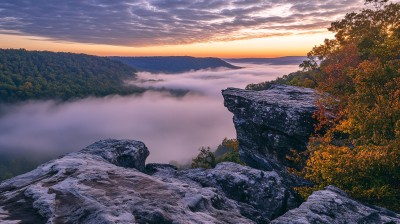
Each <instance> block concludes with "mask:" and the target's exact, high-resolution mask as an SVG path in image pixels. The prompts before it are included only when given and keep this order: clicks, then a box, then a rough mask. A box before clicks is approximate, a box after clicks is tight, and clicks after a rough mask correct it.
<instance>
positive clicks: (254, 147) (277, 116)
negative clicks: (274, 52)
mask: <svg viewBox="0 0 400 224" xmlns="http://www.w3.org/2000/svg"><path fill="white" fill-rule="evenodd" d="M222 95H223V97H224V99H225V101H224V104H225V106H226V107H227V108H228V110H229V111H231V112H232V113H233V114H234V117H233V122H234V124H235V128H236V133H237V139H238V141H239V154H240V158H241V159H242V161H244V162H245V163H246V164H247V165H249V166H251V167H254V168H257V169H263V170H283V169H284V166H288V165H290V164H289V163H288V161H287V160H286V155H288V154H289V152H290V150H291V149H294V150H297V151H303V150H305V149H306V144H307V142H308V138H309V136H310V134H311V133H312V132H313V124H314V123H315V121H314V119H313V118H312V115H313V113H314V111H315V110H316V109H317V108H316V106H315V101H316V100H317V94H316V93H315V92H314V90H312V89H308V88H300V87H294V86H286V85H274V86H272V87H271V88H270V89H268V90H263V91H251V90H242V89H236V88H228V89H226V90H223V91H222Z"/></svg>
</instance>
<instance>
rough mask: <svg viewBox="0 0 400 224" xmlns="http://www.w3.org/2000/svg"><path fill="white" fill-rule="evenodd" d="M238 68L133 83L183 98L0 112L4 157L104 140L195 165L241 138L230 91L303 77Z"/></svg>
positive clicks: (28, 105)
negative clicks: (202, 153) (204, 150)
mask: <svg viewBox="0 0 400 224" xmlns="http://www.w3.org/2000/svg"><path fill="white" fill-rule="evenodd" d="M237 65H238V66H242V67H245V68H243V69H239V70H218V71H197V72H188V73H182V74H150V73H139V74H138V76H139V77H138V80H137V81H135V82H134V83H133V84H136V85H140V86H146V87H154V88H162V87H164V88H167V89H186V90H189V91H190V92H189V93H188V94H186V95H184V96H183V97H182V96H181V97H177V96H174V95H171V94H169V93H167V92H158V91H148V92H146V93H144V94H143V95H140V96H124V97H122V96H108V97H104V98H86V99H81V100H76V101H73V102H65V103H59V102H54V101H29V102H23V103H19V104H15V105H11V106H10V105H7V106H0V153H17V154H18V153H21V154H23V155H25V156H26V155H32V156H33V155H35V156H38V155H52V156H58V155H62V154H65V153H67V152H72V151H77V150H79V149H81V148H83V147H85V146H87V145H89V144H91V143H93V142H95V141H97V140H100V139H107V138H116V139H133V140H139V141H142V142H144V143H145V144H146V145H147V147H148V148H149V150H150V156H149V158H148V160H147V161H148V162H165V163H168V162H170V161H172V160H175V161H178V162H181V163H184V162H187V161H189V160H190V159H191V158H192V157H194V156H195V155H197V154H198V149H199V148H200V147H202V146H210V147H212V148H213V147H216V146H217V145H218V144H220V143H221V141H222V139H223V138H225V137H227V138H235V137H236V133H235V129H234V126H233V123H232V114H231V113H230V112H229V111H228V110H227V109H226V108H225V107H224V105H223V98H222V96H221V90H222V89H224V88H227V87H238V88H244V87H245V86H246V85H247V84H249V83H259V82H263V81H266V80H273V79H275V78H276V77H279V76H282V75H284V74H288V73H290V72H293V71H296V70H297V69H298V67H297V65H255V64H237ZM128 84H129V83H128Z"/></svg>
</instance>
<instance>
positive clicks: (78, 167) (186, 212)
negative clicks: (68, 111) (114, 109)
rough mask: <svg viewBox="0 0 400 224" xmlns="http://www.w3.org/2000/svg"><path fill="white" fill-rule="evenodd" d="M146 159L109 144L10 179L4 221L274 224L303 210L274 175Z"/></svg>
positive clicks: (143, 151)
mask: <svg viewBox="0 0 400 224" xmlns="http://www.w3.org/2000/svg"><path fill="white" fill-rule="evenodd" d="M148 155H149V152H148V150H147V148H146V146H145V145H144V144H143V143H142V142H138V141H130V140H103V141H99V142H96V143H94V144H92V145H90V146H88V147H86V148H85V149H83V150H81V151H79V152H76V153H70V154H68V155H65V156H63V157H61V158H58V159H56V160H53V161H50V162H48V163H45V164H43V165H41V166H39V167H38V168H36V169H35V170H33V171H31V172H28V173H26V174H23V175H20V176H17V177H14V178H12V179H9V180H6V181H4V182H2V183H1V184H0V222H1V223H96V224H98V223H268V222H269V221H270V220H272V219H274V218H276V217H278V216H279V215H281V214H283V213H284V212H286V211H287V210H288V209H291V208H295V207H297V206H298V205H299V204H300V201H299V199H298V197H297V196H296V194H295V193H294V192H293V191H292V190H291V189H290V187H289V184H290V183H288V182H287V181H285V179H284V178H282V177H281V176H280V175H279V174H278V173H277V172H275V171H270V172H268V171H260V170H256V169H253V168H250V167H245V166H242V165H238V164H234V163H221V164H219V165H218V166H217V167H216V168H215V169H208V170H206V169H190V170H184V171H177V170H176V169H175V168H174V167H173V166H170V165H162V164H148V165H147V166H146V167H145V166H144V163H145V159H146V157H147V156H148ZM142 171H143V172H142Z"/></svg>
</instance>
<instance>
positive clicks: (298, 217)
mask: <svg viewBox="0 0 400 224" xmlns="http://www.w3.org/2000/svg"><path fill="white" fill-rule="evenodd" d="M272 223H274V224H310V223H320V224H342V223H343V224H353V223H354V224H360V223H363V224H380V223H382V224H383V223H386V224H396V223H400V215H399V214H396V213H394V212H391V211H389V210H387V209H384V208H380V207H375V206H370V205H365V204H362V203H360V202H358V201H355V200H353V199H351V198H349V197H348V195H347V194H346V193H344V192H343V191H341V190H340V189H338V188H336V187H333V186H328V187H326V188H325V189H324V190H321V191H316V192H314V193H313V194H312V195H310V196H309V197H308V200H307V201H306V202H304V203H303V204H302V205H301V206H300V207H299V208H296V209H293V210H290V211H288V212H287V213H285V214H284V215H283V216H281V217H279V218H277V219H275V220H274V221H272Z"/></svg>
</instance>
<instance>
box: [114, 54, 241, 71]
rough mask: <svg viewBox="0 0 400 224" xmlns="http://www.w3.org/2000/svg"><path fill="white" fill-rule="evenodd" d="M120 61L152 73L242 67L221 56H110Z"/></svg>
mask: <svg viewBox="0 0 400 224" xmlns="http://www.w3.org/2000/svg"><path fill="white" fill-rule="evenodd" d="M110 58H111V59H113V60H116V61H120V62H122V63H124V64H126V65H129V66H131V67H132V68H135V69H137V70H139V71H146V72H152V73H182V72H188V71H196V70H202V69H215V68H228V69H238V68H240V67H237V66H234V65H231V64H229V63H227V62H226V61H224V60H221V59H219V58H195V57H189V56H167V57H110Z"/></svg>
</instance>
